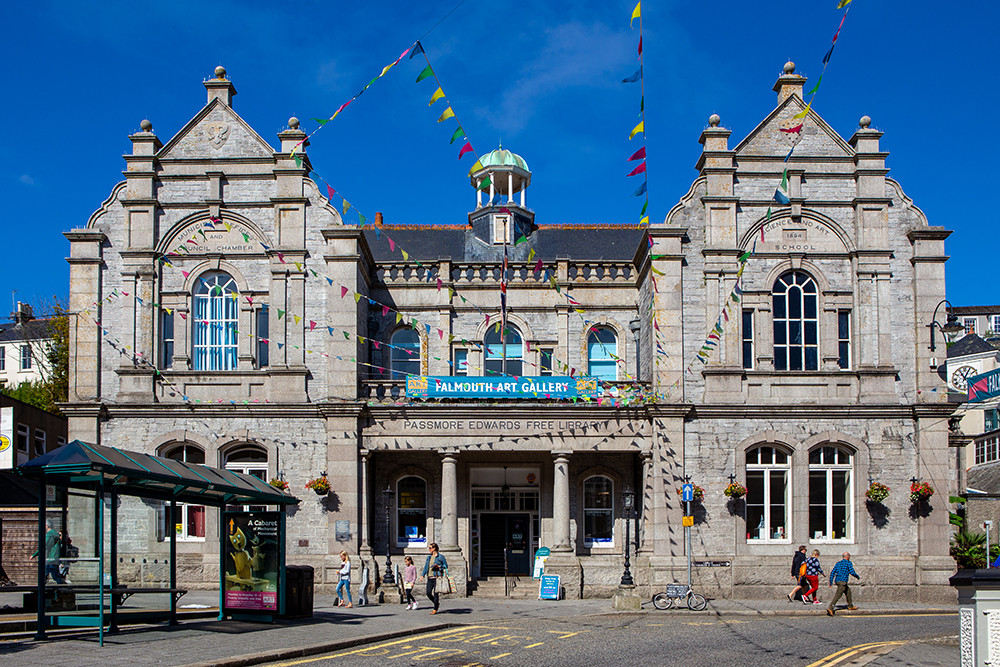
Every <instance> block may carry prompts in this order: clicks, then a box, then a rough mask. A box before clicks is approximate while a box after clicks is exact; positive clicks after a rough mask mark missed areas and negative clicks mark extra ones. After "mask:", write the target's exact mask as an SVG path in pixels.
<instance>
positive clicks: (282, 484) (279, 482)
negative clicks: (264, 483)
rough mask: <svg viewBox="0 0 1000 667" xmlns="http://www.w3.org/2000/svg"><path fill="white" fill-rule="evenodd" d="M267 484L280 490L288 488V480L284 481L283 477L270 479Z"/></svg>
mask: <svg viewBox="0 0 1000 667" xmlns="http://www.w3.org/2000/svg"><path fill="white" fill-rule="evenodd" d="M268 484H270V485H271V486H273V487H274V488H276V489H280V490H282V491H287V490H288V482H286V481H285V480H283V479H272V480H271V481H269V482H268Z"/></svg>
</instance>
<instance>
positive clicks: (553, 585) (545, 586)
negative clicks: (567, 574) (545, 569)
mask: <svg viewBox="0 0 1000 667" xmlns="http://www.w3.org/2000/svg"><path fill="white" fill-rule="evenodd" d="M559 588H560V587H559V575H558V574H543V575H542V581H541V583H540V584H539V585H538V599H539V600H558V599H559Z"/></svg>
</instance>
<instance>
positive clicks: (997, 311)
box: [948, 306, 1000, 315]
mask: <svg viewBox="0 0 1000 667" xmlns="http://www.w3.org/2000/svg"><path fill="white" fill-rule="evenodd" d="M948 312H950V313H953V314H955V315H1000V306H955V307H954V308H949V309H948Z"/></svg>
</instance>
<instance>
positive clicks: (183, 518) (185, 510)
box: [160, 442, 208, 542]
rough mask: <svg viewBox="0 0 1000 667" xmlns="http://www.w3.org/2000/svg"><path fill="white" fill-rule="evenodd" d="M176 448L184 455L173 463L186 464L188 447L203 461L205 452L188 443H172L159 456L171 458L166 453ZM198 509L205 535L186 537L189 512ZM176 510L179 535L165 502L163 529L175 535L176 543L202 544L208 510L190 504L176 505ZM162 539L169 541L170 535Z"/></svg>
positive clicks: (206, 529)
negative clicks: (198, 453)
mask: <svg viewBox="0 0 1000 667" xmlns="http://www.w3.org/2000/svg"><path fill="white" fill-rule="evenodd" d="M178 447H183V448H184V450H183V451H184V454H183V456H182V457H181V458H180V459H173V460H175V461H181V462H183V463H188V461H187V452H188V448H189V447H190V448H191V449H195V450H198V451H200V452H201V454H202V457H203V460H204V456H205V450H204V449H202V448H201V447H199V446H198V445H195V444H192V443H190V442H177V443H173V444H171V445H168V446H167V447H164V448H162V449H161V450H160V451H162V452H163V454H161V456H164V457H166V458H173V457H168V456H166V455H167V453H168V452H173V451H174V450H176V449H177V448H178ZM192 465H204V463H201V464H198V463H194V464H192ZM199 507H200V508H201V511H202V513H203V515H204V528H205V535H202V536H198V535H188V515H189V514H190V513H191V511H193V510H195V509H197V508H199ZM177 510H178V514H180V517H179V519H180V521H179V523H180V525H181V531H180V532H179V533H176V531H177V523H178V521H175V520H174V517H172V516H170V503H169V502H167V503H165V504H164V516H166V517H167V520H166V521H165V522H164V523H166V526H165V528H166V529H167V530H168V531H174V532H175V533H176V534H177V541H178V542H204V541H205V538H206V537H207V536H208V510H207V509H206V508H205V506H204V505H194V504H191V503H177ZM163 538H164V541H168V540H170V533H169V532H168V533H165V534H164V536H163Z"/></svg>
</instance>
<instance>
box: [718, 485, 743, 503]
mask: <svg viewBox="0 0 1000 667" xmlns="http://www.w3.org/2000/svg"><path fill="white" fill-rule="evenodd" d="M722 493H723V495H725V496H726V497H727V498H734V499H737V498H742V497H743V496H745V495H746V494H747V487H745V486H743V485H742V484H740V483H739V482H730V483H729V486H727V487H726V490H725V491H723V492H722Z"/></svg>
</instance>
